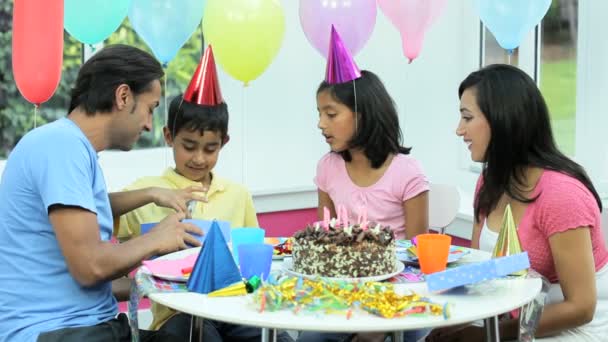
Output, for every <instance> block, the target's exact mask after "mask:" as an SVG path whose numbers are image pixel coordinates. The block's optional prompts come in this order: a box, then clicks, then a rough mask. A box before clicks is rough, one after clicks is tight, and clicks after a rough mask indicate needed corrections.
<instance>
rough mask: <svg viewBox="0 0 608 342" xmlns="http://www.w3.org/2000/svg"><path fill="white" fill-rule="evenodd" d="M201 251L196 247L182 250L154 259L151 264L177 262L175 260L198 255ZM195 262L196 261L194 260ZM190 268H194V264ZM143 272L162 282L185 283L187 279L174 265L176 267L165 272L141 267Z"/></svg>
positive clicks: (179, 268)
mask: <svg viewBox="0 0 608 342" xmlns="http://www.w3.org/2000/svg"><path fill="white" fill-rule="evenodd" d="M200 251H201V248H200V247H196V248H189V249H184V250H181V251H178V252H174V253H170V254H167V255H163V256H161V257H158V258H156V259H154V261H152V262H158V261H160V262H163V261H169V260H171V261H177V260H183V259H185V258H187V257H189V256H191V255H193V254H196V255H198V254H199V253H200ZM195 261H196V260H195ZM192 266H194V263H192ZM141 269H142V271H143V272H146V273H148V274H151V275H153V276H155V277H156V278H160V279H164V280H170V281H177V282H187V281H188V277H187V276H184V275H183V274H182V273H181V272H182V271H181V266H179V265H178V264H176V267H174V268H171V269H168V270H167V269H165V270H155V269H154V268H152V269H150V268H148V267H147V266H145V265H144V266H142V267H141Z"/></svg>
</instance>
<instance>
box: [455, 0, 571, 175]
mask: <svg viewBox="0 0 608 342" xmlns="http://www.w3.org/2000/svg"><path fill="white" fill-rule="evenodd" d="M577 22H578V0H553V2H552V4H551V7H550V9H549V11H548V13H547V14H546V15H545V17H544V18H543V21H542V23H541V25H540V26H537V27H536V29H535V30H534V31H533V32H531V33H530V34H529V36H528V37H527V38H526V39H524V41H522V43H521V45H520V47H519V48H517V49H515V50H514V51H513V53H512V54H511V55H509V54H508V53H507V52H506V51H505V49H503V48H502V47H501V46H500V45H498V43H497V42H496V39H494V36H493V35H492V33H491V32H490V31H489V30H488V29H487V28H485V27H484V26H483V24H480V37H481V38H480V55H479V57H480V58H479V65H480V67H481V66H486V65H490V64H495V63H504V64H510V65H514V66H517V67H519V68H521V69H522V70H524V71H526V72H528V74H529V75H530V76H531V77H533V78H534V79H535V80H536V81H537V83H538V84H539V87H540V90H541V92H542V93H543V96H544V98H545V101H546V102H547V106H548V107H549V112H550V115H551V124H552V127H553V134H554V136H555V140H556V142H557V144H558V146H559V148H560V150H561V151H562V152H564V153H565V154H567V155H570V156H574V154H575V147H576V145H575V142H576V134H575V133H576V89H577V87H576V78H577V76H576V65H577V61H576V54H577V53H576V45H577V43H576V41H577V35H578V30H577ZM460 159H461V163H460V164H461V166H462V167H463V168H465V169H468V170H470V171H473V172H480V171H481V164H480V163H474V162H471V161H470V158H469V155H468V153H467V154H465V153H462V154H461V158H460Z"/></svg>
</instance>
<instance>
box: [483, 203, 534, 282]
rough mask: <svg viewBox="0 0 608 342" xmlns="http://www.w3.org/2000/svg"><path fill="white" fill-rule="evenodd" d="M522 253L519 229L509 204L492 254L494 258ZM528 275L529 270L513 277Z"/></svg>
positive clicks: (517, 273)
mask: <svg viewBox="0 0 608 342" xmlns="http://www.w3.org/2000/svg"><path fill="white" fill-rule="evenodd" d="M521 252H523V250H522V248H521V243H520V242H519V235H518V234H517V227H515V221H514V220H513V213H512V211H511V205H510V204H507V207H506V208H505V213H504V215H503V218H502V225H501V227H500V233H499V234H498V239H497V240H496V245H495V246H494V251H493V252H492V258H500V257H505V256H510V255H514V254H519V253H521ZM526 273H527V270H522V271H519V272H516V273H514V274H513V275H525V274H526Z"/></svg>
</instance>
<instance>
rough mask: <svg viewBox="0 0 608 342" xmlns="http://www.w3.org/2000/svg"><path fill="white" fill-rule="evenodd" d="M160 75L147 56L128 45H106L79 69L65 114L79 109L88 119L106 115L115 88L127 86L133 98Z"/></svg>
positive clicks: (150, 58) (158, 66) (156, 65)
mask: <svg viewBox="0 0 608 342" xmlns="http://www.w3.org/2000/svg"><path fill="white" fill-rule="evenodd" d="M163 75H164V72H163V68H162V67H161V65H160V63H159V62H158V61H157V60H156V59H155V58H154V57H153V56H152V55H150V54H149V53H147V52H145V51H142V50H140V49H138V48H135V47H132V46H128V45H121V44H117V45H108V46H106V47H104V48H103V49H101V50H100V51H99V52H97V53H96V54H94V55H93V56H92V57H91V58H89V60H87V61H86V62H85V63H84V64H83V65H82V67H81V68H80V71H79V72H78V78H77V79H76V85H75V86H74V88H73V89H72V98H71V101H70V109H69V111H68V112H71V111H73V110H74V109H75V108H77V107H82V109H83V110H84V111H85V112H86V113H87V114H89V115H93V114H95V113H97V112H102V113H108V112H110V111H112V107H113V106H114V105H115V97H114V93H115V91H116V88H118V86H120V85H121V84H126V85H128V86H129V88H130V89H131V91H132V92H133V94H134V95H135V96H137V95H139V94H141V93H144V92H146V91H148V90H150V88H151V84H152V81H154V80H159V79H160V78H162V77H163Z"/></svg>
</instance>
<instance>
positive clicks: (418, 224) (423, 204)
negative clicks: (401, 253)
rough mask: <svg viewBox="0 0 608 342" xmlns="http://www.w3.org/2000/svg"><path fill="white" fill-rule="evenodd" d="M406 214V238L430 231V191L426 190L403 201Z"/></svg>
mask: <svg viewBox="0 0 608 342" xmlns="http://www.w3.org/2000/svg"><path fill="white" fill-rule="evenodd" d="M403 215H404V216H405V238H406V239H411V238H413V237H414V236H416V235H419V234H425V233H428V227H429V192H428V191H425V192H422V193H420V194H418V195H417V196H416V197H412V198H410V199H408V200H407V201H405V202H403Z"/></svg>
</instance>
